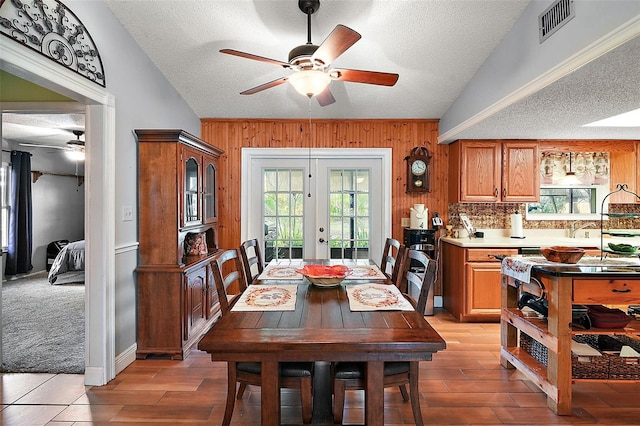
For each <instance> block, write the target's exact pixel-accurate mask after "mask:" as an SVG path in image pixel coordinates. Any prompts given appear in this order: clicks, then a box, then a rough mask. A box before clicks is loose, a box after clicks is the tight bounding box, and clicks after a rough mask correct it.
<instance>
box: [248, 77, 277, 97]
mask: <svg viewBox="0 0 640 426" xmlns="http://www.w3.org/2000/svg"><path fill="white" fill-rule="evenodd" d="M287 80H288V77H282V78H279V79H277V80H273V81H270V82H268V83H264V84H261V85H260V86H256V87H253V88H251V89H248V90H245V91H244V92H240V94H241V95H253V94H254V93H258V92H262V91H263V90H267V89H271V88H272V87H276V86H280V85H281V84H284V83H286V82H287Z"/></svg>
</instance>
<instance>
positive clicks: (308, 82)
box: [289, 70, 331, 97]
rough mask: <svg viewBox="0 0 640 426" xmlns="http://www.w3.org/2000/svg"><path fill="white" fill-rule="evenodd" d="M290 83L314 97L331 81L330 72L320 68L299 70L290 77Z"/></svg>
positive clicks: (299, 90)
mask: <svg viewBox="0 0 640 426" xmlns="http://www.w3.org/2000/svg"><path fill="white" fill-rule="evenodd" d="M289 83H291V85H292V86H293V87H294V88H295V89H296V90H297V91H298V93H300V94H302V95H305V96H308V97H312V96H315V95H319V94H320V93H322V92H323V91H324V89H326V88H327V86H328V85H329V83H331V77H329V74H327V73H324V72H322V71H318V70H306V71H298V72H296V73H294V74H292V75H291V77H289Z"/></svg>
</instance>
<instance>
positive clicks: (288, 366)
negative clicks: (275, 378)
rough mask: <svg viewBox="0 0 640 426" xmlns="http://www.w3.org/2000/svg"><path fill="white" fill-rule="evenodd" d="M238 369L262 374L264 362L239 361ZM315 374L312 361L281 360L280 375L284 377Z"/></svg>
mask: <svg viewBox="0 0 640 426" xmlns="http://www.w3.org/2000/svg"><path fill="white" fill-rule="evenodd" d="M236 370H238V371H242V372H243V373H249V374H260V373H261V372H262V364H260V363H259V362H238V363H237V364H236ZM312 374H313V363H312V362H281V363H280V376H282V377H311V375H312Z"/></svg>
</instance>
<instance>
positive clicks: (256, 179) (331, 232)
mask: <svg viewBox="0 0 640 426" xmlns="http://www.w3.org/2000/svg"><path fill="white" fill-rule="evenodd" d="M242 164H243V173H242V176H244V177H246V178H245V179H244V180H243V182H242V194H243V197H242V239H243V240H244V239H249V238H258V240H260V242H261V248H262V250H263V255H264V257H265V262H268V261H270V260H271V259H302V258H307V259H309V258H314V259H368V258H373V259H378V258H379V257H380V256H381V254H382V247H383V245H384V240H385V238H386V237H387V235H390V234H391V208H390V206H391V190H390V180H391V177H390V176H391V173H390V170H391V150H390V149H377V150H374V149H313V150H311V151H309V150H308V149H289V148H282V149H273V148H269V149H255V148H245V149H243V150H242Z"/></svg>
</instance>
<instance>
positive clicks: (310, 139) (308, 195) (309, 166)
mask: <svg viewBox="0 0 640 426" xmlns="http://www.w3.org/2000/svg"><path fill="white" fill-rule="evenodd" d="M309 16H311V15H309ZM312 140H313V135H312V131H311V97H309V164H308V166H307V167H308V168H309V192H308V193H307V197H308V198H311V141H312Z"/></svg>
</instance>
